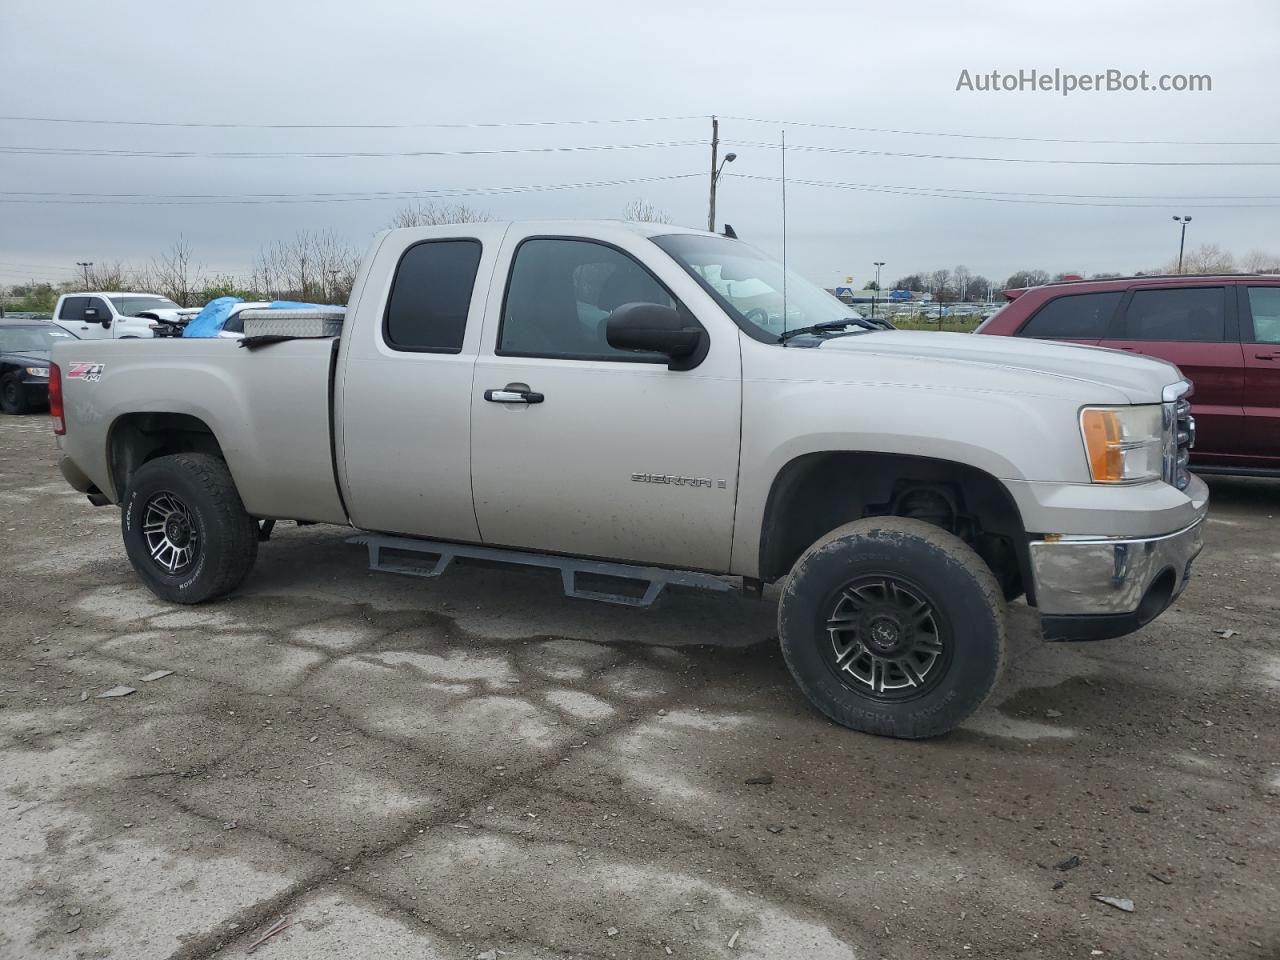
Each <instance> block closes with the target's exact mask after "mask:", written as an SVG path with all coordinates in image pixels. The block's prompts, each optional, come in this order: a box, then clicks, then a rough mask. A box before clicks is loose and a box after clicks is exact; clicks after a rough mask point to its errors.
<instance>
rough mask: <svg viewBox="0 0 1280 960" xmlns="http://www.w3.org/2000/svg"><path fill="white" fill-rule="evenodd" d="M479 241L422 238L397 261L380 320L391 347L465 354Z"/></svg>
mask: <svg viewBox="0 0 1280 960" xmlns="http://www.w3.org/2000/svg"><path fill="white" fill-rule="evenodd" d="M481 250H482V248H481V244H480V241H479V240H475V239H470V238H464V239H456V240H455V239H444V240H423V241H420V242H418V243H415V244H414V245H413V246H411V247H410V248H409V249H408V250H406V251H405V252H404V253H403V254H402V255H401V257H400V262H399V263H398V264H397V265H396V272H395V276H394V277H393V278H392V281H391V295H390V296H389V297H388V298H387V309H386V313H385V314H384V315H383V320H382V337H383V340H384V341H385V342H386V344H387V346H389V347H390V348H391V349H393V350H401V351H406V352H410V353H461V352H462V338H463V335H464V334H465V333H466V329H467V314H468V313H469V312H470V310H471V294H472V291H473V290H474V289H475V283H476V271H477V269H478V268H479V266H480V254H481Z"/></svg>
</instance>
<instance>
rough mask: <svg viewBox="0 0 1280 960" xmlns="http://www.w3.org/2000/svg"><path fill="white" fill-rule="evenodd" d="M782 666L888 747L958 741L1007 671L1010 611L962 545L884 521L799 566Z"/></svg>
mask: <svg viewBox="0 0 1280 960" xmlns="http://www.w3.org/2000/svg"><path fill="white" fill-rule="evenodd" d="M778 635H779V637H780V639H781V642H782V652H783V656H784V657H785V658H786V661H787V666H788V667H789V668H790V670H791V673H792V675H793V676H794V677H795V679H796V682H797V683H798V684H799V685H800V688H801V690H803V691H804V693H805V695H806V696H808V698H809V699H810V700H811V701H812V702H813V704H814V705H815V706H816V707H817V708H818V709H819V710H821V711H822V712H823V713H825V714H826V715H827V716H828V717H830V718H831V719H832V720H835V721H836V722H837V723H840V724H843V725H844V726H847V727H851V728H853V729H855V730H862V731H865V732H867V733H875V734H880V735H882V736H891V737H907V738H917V737H932V736H937V735H939V734H942V733H946V732H947V731H948V730H951V729H952V728H953V727H955V726H956V725H957V724H959V723H960V722H961V721H963V720H964V719H965V718H966V717H968V716H969V715H970V714H971V713H973V711H974V710H976V709H977V708H978V707H979V706H981V705H982V703H983V702H984V701H985V700H986V698H987V696H988V695H989V694H990V693H991V690H992V689H993V688H994V686H995V684H996V680H997V679H998V677H999V675H1000V671H1001V668H1002V667H1003V663H1004V649H1005V626H1004V601H1003V599H1002V595H1001V592H1000V587H999V584H998V583H997V582H996V579H995V577H994V576H993V575H992V573H991V571H990V569H989V568H988V567H987V565H986V564H985V563H983V561H982V559H981V558H980V557H979V556H978V555H977V554H976V553H974V551H973V550H972V549H971V548H970V547H969V546H968V545H967V544H965V543H964V541H962V540H960V539H959V538H958V537H956V536H953V535H952V534H950V533H947V532H946V531H945V530H942V529H940V528H938V527H936V526H933V525H931V524H928V523H925V522H923V521H921V520H911V519H906V518H900V517H882V518H873V519H867V520H859V521H857V522H855V523H850V524H847V525H845V526H843V527H840V528H839V529H837V530H833V531H832V532H831V533H829V534H828V535H827V536H825V537H823V538H822V539H821V540H819V541H818V542H817V543H815V544H814V545H813V546H811V547H810V548H809V549H808V550H806V551H805V553H804V554H803V555H802V556H801V557H800V559H799V560H798V561H796V565H795V567H794V568H793V569H792V571H791V575H790V576H789V577H788V579H787V582H786V585H785V587H784V589H783V592H782V599H781V602H780V604H779V607H778Z"/></svg>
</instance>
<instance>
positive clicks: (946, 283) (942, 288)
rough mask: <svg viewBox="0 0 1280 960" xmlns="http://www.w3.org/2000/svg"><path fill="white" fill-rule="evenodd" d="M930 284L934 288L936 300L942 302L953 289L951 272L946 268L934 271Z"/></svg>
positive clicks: (930, 275) (930, 277)
mask: <svg viewBox="0 0 1280 960" xmlns="http://www.w3.org/2000/svg"><path fill="white" fill-rule="evenodd" d="M929 282H930V284H931V285H932V287H933V296H934V298H935V299H937V300H942V299H944V298H945V297H946V295H947V293H948V291H949V290H950V289H951V271H950V270H947V269H946V268H945V267H944V268H943V269H941V270H934V271H933V272H932V273H931V274H929Z"/></svg>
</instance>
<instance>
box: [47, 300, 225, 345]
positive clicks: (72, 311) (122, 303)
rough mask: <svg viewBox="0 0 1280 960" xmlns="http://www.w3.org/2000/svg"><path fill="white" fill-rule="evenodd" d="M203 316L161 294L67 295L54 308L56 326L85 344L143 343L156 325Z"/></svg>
mask: <svg viewBox="0 0 1280 960" xmlns="http://www.w3.org/2000/svg"><path fill="white" fill-rule="evenodd" d="M199 312H200V311H199V310H191V309H184V308H183V307H180V306H178V305H177V304H176V303H174V302H173V301H172V300H170V299H169V298H168V297H162V296H160V295H159V294H158V293H120V292H118V291H111V292H109V293H64V294H63V295H62V296H60V297H59V298H58V302H57V304H56V305H55V306H54V308H53V322H54V323H56V324H58V326H60V327H64V328H65V329H67V330H70V331H71V332H72V333H73V334H75V335H76V336H77V337H79V338H80V339H81V340H135V339H138V340H140V339H146V338H149V337H151V336H152V335H153V334H152V329H151V327H152V324H154V323H155V322H156V321H164V320H169V321H176V320H178V319H179V318H182V317H190V316H193V315H194V314H197V313H199Z"/></svg>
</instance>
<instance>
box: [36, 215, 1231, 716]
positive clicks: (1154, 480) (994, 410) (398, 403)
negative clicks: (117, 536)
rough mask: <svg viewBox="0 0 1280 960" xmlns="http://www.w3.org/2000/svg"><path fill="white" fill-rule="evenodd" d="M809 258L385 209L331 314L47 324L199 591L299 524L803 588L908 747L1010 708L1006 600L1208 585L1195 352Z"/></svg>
mask: <svg viewBox="0 0 1280 960" xmlns="http://www.w3.org/2000/svg"><path fill="white" fill-rule="evenodd" d="M783 275H784V274H783V269H782V268H781V267H780V266H779V265H778V264H777V263H776V262H774V261H773V260H771V259H770V258H768V257H767V256H765V255H763V254H761V253H760V252H759V251H757V250H755V249H754V248H752V247H750V246H748V245H747V244H745V243H742V242H740V241H738V240H736V239H731V238H727V237H723V236H718V235H714V234H709V233H704V232H700V231H693V230H684V229H680V228H676V227H670V226H663V225H656V224H623V223H606V222H548V223H483V224H467V225H463V226H452V227H425V228H414V229H402V230H393V231H389V232H386V233H383V234H381V235H379V236H378V237H377V238H376V239H375V241H374V243H373V246H372V249H371V250H370V251H369V253H368V255H367V256H366V257H365V260H364V262H363V264H362V266H361V268H360V272H359V275H358V277H357V280H356V283H355V288H354V291H353V293H352V296H351V300H350V303H349V306H348V310H347V314H346V319H345V325H344V326H343V327H342V330H341V335H340V336H339V337H336V338H332V337H331V338H328V339H294V340H283V341H281V340H279V339H276V340H274V341H271V340H269V338H262V339H256V338H254V337H253V336H250V337H247V338H246V339H244V340H231V339H207V340H191V339H175V340H153V341H147V342H145V343H141V344H121V343H110V342H98V343H85V342H72V343H66V344H59V345H58V346H56V347H55V348H54V352H53V369H52V370H51V395H52V400H51V406H52V412H53V414H54V418H55V423H56V425H57V426H56V431H57V433H58V435H59V438H58V443H59V446H60V449H61V465H62V472H63V474H64V476H65V477H66V478H67V480H68V481H69V482H70V483H71V484H72V486H74V487H75V488H76V489H78V490H81V491H84V492H85V493H87V494H88V495H89V498H90V499H91V501H92V502H94V503H96V504H107V503H112V504H120V505H121V506H122V512H123V521H122V527H123V536H124V543H125V548H126V550H127V552H128V555H129V558H130V560H131V561H132V563H133V566H134V568H135V569H136V570H137V572H138V574H139V576H140V577H141V578H142V579H143V580H144V581H145V582H146V583H147V585H148V586H149V587H150V588H151V589H152V590H153V591H154V592H155V593H156V594H157V595H158V596H160V597H162V598H165V599H168V600H172V601H175V602H178V603H197V602H200V601H203V600H208V599H211V598H214V597H217V596H219V595H222V594H225V593H227V592H228V591H230V590H233V589H234V588H235V587H236V586H237V585H238V584H240V583H241V582H242V581H243V580H244V579H245V577H246V576H247V575H248V573H249V571H250V569H251V567H252V566H253V563H254V560H255V556H256V554H257V550H258V541H259V536H260V533H262V532H265V530H264V528H269V525H270V524H271V523H273V522H274V521H275V520H279V519H293V520H299V521H315V522H324V523H334V524H344V525H350V526H351V527H355V528H357V529H359V530H360V531H364V536H365V538H366V540H367V541H368V543H369V545H370V552H371V555H372V558H373V560H374V561H375V562H376V561H378V559H379V558H380V557H381V558H382V559H383V560H385V555H386V554H388V553H398V554H399V555H401V556H409V555H413V554H414V553H415V551H417V552H420V553H424V554H430V555H438V556H439V557H441V561H440V562H439V563H438V564H437V568H441V567H443V565H444V562H445V560H447V559H448V558H450V557H452V556H454V555H458V556H477V555H479V556H499V557H506V558H509V559H512V560H517V561H524V562H539V563H541V564H543V565H544V566H547V565H549V566H555V567H559V568H560V569H561V570H562V572H564V575H565V582H566V587H569V586H571V585H572V583H573V579H574V575H575V574H579V573H595V574H602V575H614V576H623V577H626V576H632V577H635V578H637V579H641V580H649V581H651V582H653V583H658V584H661V583H663V582H677V583H681V582H686V581H685V580H682V579H681V578H682V577H694V576H697V575H702V576H705V575H707V574H715V575H720V576H722V577H723V576H729V577H740V578H742V583H743V586H744V588H745V589H747V590H748V591H750V592H753V593H754V592H759V591H760V589H761V588H762V585H763V584H765V583H769V582H773V581H783V587H782V590H781V593H780V599H779V605H778V631H779V637H780V640H781V644H782V649H783V652H784V654H785V657H786V661H787V663H788V665H789V666H790V669H791V671H792V673H793V674H794V676H795V679H796V680H797V682H798V683H799V685H800V687H801V688H802V689H803V691H804V692H805V694H806V695H808V697H809V698H810V699H811V700H812V702H813V703H814V704H815V705H816V706H817V707H818V708H819V709H820V710H822V711H823V712H825V713H826V714H827V715H828V716H829V717H831V718H832V719H834V720H836V721H837V722H839V723H842V724H845V725H847V726H850V727H854V728H856V729H860V730H865V731H870V732H873V733H878V734H886V735H891V736H900V737H922V736H930V735H935V734H939V733H942V732H945V731H946V730H949V729H950V728H952V727H953V726H955V725H956V724H957V723H959V722H960V721H961V720H963V719H964V718H965V717H966V716H968V715H969V714H970V713H971V712H972V711H973V710H974V709H976V708H977V707H978V705H979V704H981V703H982V702H983V700H984V698H985V697H986V696H987V695H988V694H989V692H990V691H991V689H992V687H993V686H994V684H995V682H996V679H997V676H998V675H999V672H1000V670H1001V666H1002V662H1003V659H1004V647H1005V603H1006V601H1008V600H1011V599H1014V598H1017V597H1019V596H1025V597H1026V599H1027V602H1028V603H1030V604H1032V605H1034V606H1037V607H1039V610H1040V613H1041V615H1042V622H1043V625H1044V632H1045V635H1046V636H1047V637H1048V638H1050V639H1090V638H1103V637H1113V636H1119V635H1122V634H1125V633H1129V632H1131V631H1133V630H1136V629H1137V628H1139V627H1141V626H1142V625H1144V624H1146V623H1148V622H1149V621H1151V620H1152V619H1153V618H1155V617H1156V616H1158V615H1159V614H1160V613H1161V612H1162V611H1163V610H1164V609H1165V608H1166V607H1167V606H1168V605H1169V604H1170V603H1171V602H1172V601H1173V599H1174V598H1175V597H1176V596H1177V595H1178V594H1179V593H1180V592H1181V591H1182V589H1183V587H1184V586H1185V584H1186V583H1187V580H1188V577H1189V575H1190V570H1191V562H1192V560H1193V559H1194V558H1195V557H1196V555H1197V554H1198V553H1199V551H1200V547H1201V534H1202V528H1203V521H1204V518H1205V513H1206V510H1207V491H1206V488H1205V485H1204V484H1203V483H1202V482H1201V481H1200V480H1199V479H1198V478H1197V477H1195V476H1193V475H1191V474H1190V473H1188V471H1187V468H1186V462H1187V451H1188V448H1189V446H1190V445H1191V442H1192V440H1193V437H1194V423H1193V422H1192V420H1191V418H1190V414H1189V413H1188V407H1189V405H1188V403H1187V401H1186V394H1187V392H1188V390H1189V384H1188V383H1187V382H1186V381H1185V380H1184V379H1183V378H1182V376H1181V375H1180V374H1179V372H1178V370H1177V368H1176V367H1173V366H1171V365H1170V364H1167V363H1164V362H1161V361H1156V360H1151V359H1147V358H1144V357H1138V356H1133V355H1130V354H1126V353H1120V352H1113V351H1109V350H1101V349H1094V348H1081V347H1073V346H1064V345H1059V344H1052V343H1044V342H1038V341H1028V340H1021V339H1014V338H996V337H972V336H968V335H963V334H942V333H908V332H901V331H895V330H886V329H883V328H881V327H877V326H875V325H874V324H872V323H871V322H869V321H865V320H862V319H861V318H860V317H858V316H857V315H856V314H854V313H852V312H851V311H850V310H849V309H848V308H846V307H845V306H844V305H842V304H841V303H840V302H839V301H837V300H836V299H834V298H833V297H831V296H830V295H828V294H827V293H826V292H824V291H823V290H821V289H819V288H817V287H815V286H813V285H812V284H810V283H808V282H806V281H805V280H803V279H802V278H800V277H798V276H796V275H794V274H790V275H788V276H787V279H786V282H785V283H784V281H783ZM784 291H785V292H784ZM784 297H785V304H784ZM246 332H248V331H246ZM264 340H267V342H266V343H264V342H263V341H264ZM246 347H247V348H246ZM383 566H384V567H386V568H388V569H397V570H401V571H403V572H414V568H413V566H412V565H410V564H408V563H407V562H400V563H390V562H387V563H384V564H383ZM437 568H432V569H429V570H426V572H429V573H433V572H438V569H437ZM672 571H693V572H695V573H673V572H672ZM664 578H669V579H664ZM707 579H710V578H709V577H708V578H707ZM716 582H717V583H721V584H723V581H716ZM578 592H579V593H580V594H581V593H585V591H578ZM652 592H653V591H652V590H649V591H646V598H651V596H652Z"/></svg>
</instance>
